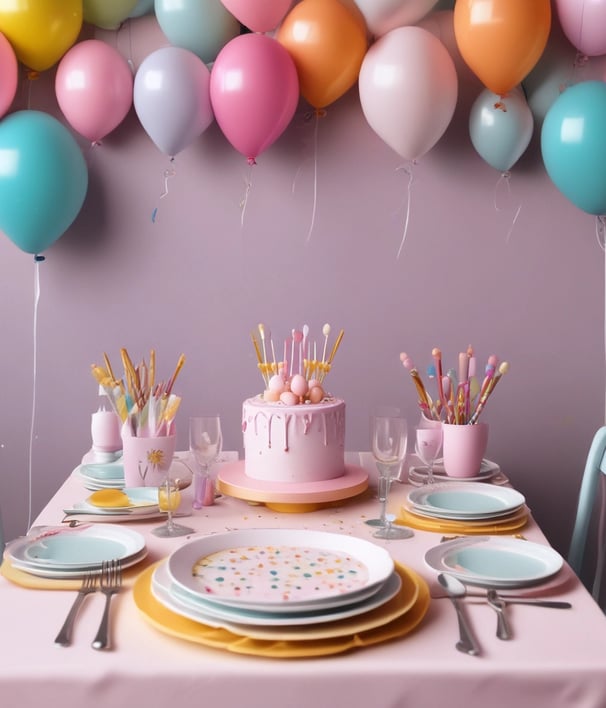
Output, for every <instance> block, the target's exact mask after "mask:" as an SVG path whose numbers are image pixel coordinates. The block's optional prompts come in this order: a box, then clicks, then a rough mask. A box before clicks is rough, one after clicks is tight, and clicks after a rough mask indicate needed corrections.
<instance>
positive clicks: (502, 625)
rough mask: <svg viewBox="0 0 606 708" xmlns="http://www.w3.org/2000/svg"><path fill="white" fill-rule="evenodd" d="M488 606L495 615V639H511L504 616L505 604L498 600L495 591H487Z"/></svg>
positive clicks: (500, 599)
mask: <svg viewBox="0 0 606 708" xmlns="http://www.w3.org/2000/svg"><path fill="white" fill-rule="evenodd" d="M486 598H487V600H488V604H489V605H490V606H491V607H492V609H493V610H494V611H495V612H496V613H497V637H498V638H499V639H511V637H512V633H511V628H510V626H509V622H508V621H507V615H506V614H505V607H506V603H505V600H503V599H502V598H500V597H499V596H498V595H497V593H496V591H495V590H489V591H488V593H487V596H486Z"/></svg>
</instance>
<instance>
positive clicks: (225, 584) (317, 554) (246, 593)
mask: <svg viewBox="0 0 606 708" xmlns="http://www.w3.org/2000/svg"><path fill="white" fill-rule="evenodd" d="M192 575H193V577H195V578H198V579H199V581H200V584H201V588H202V592H203V593H204V594H207V595H214V596H216V597H224V598H229V597H231V598H241V599H245V600H250V601H257V602H263V601H264V602H267V601H283V602H289V601H292V602H296V601H301V600H309V599H312V598H313V597H314V596H318V597H327V596H336V595H341V594H344V593H349V592H351V591H352V590H356V589H358V588H362V587H364V586H365V585H366V583H367V582H368V568H367V567H366V565H365V564H364V563H362V562H361V561H360V560H358V559H357V558H354V557H352V556H350V555H348V554H346V553H337V552H333V551H326V550H324V549H319V548H311V547H301V546H246V547H238V548H229V549H225V550H222V551H217V552H216V553H211V554H210V555H208V556H205V557H204V558H201V559H200V560H198V561H197V562H196V563H195V564H194V566H193V569H192Z"/></svg>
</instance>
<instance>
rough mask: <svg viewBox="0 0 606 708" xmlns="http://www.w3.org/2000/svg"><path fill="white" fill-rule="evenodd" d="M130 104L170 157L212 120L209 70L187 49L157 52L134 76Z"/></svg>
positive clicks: (142, 123)
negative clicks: (131, 101)
mask: <svg viewBox="0 0 606 708" xmlns="http://www.w3.org/2000/svg"><path fill="white" fill-rule="evenodd" d="M133 103H134V106H135V111H136V113H137V117H138V118H139V122H140V123H141V125H142V126H143V128H144V129H145V132H146V133H147V134H148V135H149V137H150V138H151V139H152V140H153V141H154V143H155V144H156V145H157V147H158V148H159V149H160V150H161V151H162V152H164V153H166V154H167V155H169V156H170V157H174V156H175V155H176V154H177V153H179V152H181V150H183V149H184V148H186V147H187V146H188V145H189V144H190V143H191V142H192V141H193V140H194V138H197V137H198V136H199V135H201V134H202V133H203V132H204V131H205V130H206V128H207V127H208V126H209V125H210V124H211V123H212V121H213V120H214V113H213V110H212V106H211V103H210V71H209V70H208V67H207V66H206V64H204V62H203V61H202V60H201V59H200V58H199V57H198V56H197V55H196V54H194V53H193V52H190V51H189V50H188V49H183V48H181V47H163V48H162V49H157V50H156V51H155V52H152V53H151V54H150V55H149V56H148V57H146V59H145V60H144V61H143V63H142V64H141V66H140V67H139V69H138V71H137V73H136V75H135V85H134V95H133Z"/></svg>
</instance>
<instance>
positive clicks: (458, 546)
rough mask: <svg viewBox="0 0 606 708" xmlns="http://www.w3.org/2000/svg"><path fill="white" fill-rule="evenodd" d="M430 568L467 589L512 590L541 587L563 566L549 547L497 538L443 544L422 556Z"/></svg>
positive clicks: (465, 539) (462, 539)
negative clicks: (447, 575) (449, 575)
mask: <svg viewBox="0 0 606 708" xmlns="http://www.w3.org/2000/svg"><path fill="white" fill-rule="evenodd" d="M425 562H426V563H427V565H428V566H429V567H430V568H433V569H434V570H436V571H438V572H440V573H442V572H445V573H450V574H451V575H454V576H455V577H457V578H459V579H460V580H462V581H463V582H464V583H468V584H470V585H480V586H482V587H494V588H515V587H524V586H527V585H535V584H538V583H541V582H543V581H545V580H547V579H548V578H550V577H552V576H553V575H555V574H556V573H557V572H558V571H560V570H561V568H562V565H563V559H562V556H561V555H560V554H559V553H558V552H557V551H554V550H553V548H551V547H550V546H543V545H541V544H538V543H532V542H530V541H524V540H523V539H518V538H504V537H501V536H475V537H472V536H469V537H466V538H456V539H454V540H452V541H445V542H444V543H440V544H439V545H438V546H434V547H433V548H430V549H429V550H428V551H427V553H426V554H425Z"/></svg>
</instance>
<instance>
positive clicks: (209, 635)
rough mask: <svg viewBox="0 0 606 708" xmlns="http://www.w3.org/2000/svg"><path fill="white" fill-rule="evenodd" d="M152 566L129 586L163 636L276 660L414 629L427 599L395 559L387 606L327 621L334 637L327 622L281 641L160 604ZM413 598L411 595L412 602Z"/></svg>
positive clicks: (326, 651) (327, 652)
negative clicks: (395, 581) (395, 579)
mask: <svg viewBox="0 0 606 708" xmlns="http://www.w3.org/2000/svg"><path fill="white" fill-rule="evenodd" d="M156 565H157V564H156ZM155 567H156V566H155V565H154V566H151V567H150V568H148V569H146V570H145V571H143V572H142V573H141V575H139V577H138V578H137V580H136V581H135V585H134V588H133V597H134V600H135V604H136V606H137V607H138V609H139V611H140V612H141V613H142V614H143V616H144V617H145V619H146V620H147V621H148V622H149V623H150V624H151V625H153V626H154V627H156V629H158V630H160V631H161V632H164V633H165V634H168V635H171V636H173V637H178V638H180V639H185V640H187V641H190V642H195V643H197V644H203V645H205V646H209V647H213V648H215V649H226V650H227V651H231V652H234V653H237V654H250V655H254V656H265V657H271V658H277V659H289V658H302V657H312V656H328V655H330V654H339V653H342V652H345V651H348V650H350V649H355V648H358V647H363V646H370V645H371V644H377V643H379V642H385V641H388V640H390V639H396V638H398V637H403V636H405V635H406V634H408V633H410V632H412V630H413V629H415V627H417V626H418V625H419V623H420V622H421V620H422V619H423V617H425V614H426V612H427V610H428V608H429V602H430V598H429V588H428V586H427V583H426V582H425V581H424V580H423V578H421V577H420V576H419V575H417V574H416V573H415V572H414V571H412V570H411V569H409V568H406V567H404V566H403V565H400V564H399V563H396V564H395V567H396V571H397V572H398V574H399V575H400V578H401V580H402V587H401V588H400V592H399V593H398V594H397V595H396V596H395V597H394V598H393V599H392V600H390V601H389V602H387V603H385V605H383V606H382V607H379V608H377V609H376V610H371V611H370V612H369V613H366V614H363V615H360V616H358V617H357V618H355V617H354V618H348V619H345V620H340V621H337V622H332V623H327V624H331V625H334V627H335V629H334V633H335V636H332V637H327V636H325V635H326V626H322V627H320V628H318V629H317V632H318V633H320V632H321V633H323V634H322V636H321V637H314V630H313V628H306V629H305V631H304V633H303V632H302V636H304V637H305V638H304V639H296V640H295V639H289V640H283V639H280V638H279V637H276V638H275V639H259V638H253V637H250V636H246V635H244V634H242V635H239V634H235V633H234V632H232V631H228V630H226V629H220V628H219V629H217V628H213V627H209V626H207V625H204V624H201V623H199V622H195V621H194V620H191V619H188V618H186V617H182V616H181V615H178V614H177V613H175V612H173V611H172V610H169V609H168V608H166V607H164V605H162V604H161V603H160V602H159V601H158V600H156V598H155V597H154V596H153V594H152V591H151V579H152V575H153V572H154V569H155ZM415 597H416V599H414V598H415ZM411 598H413V599H412V602H411ZM372 616H374V618H375V621H374V624H375V626H374V627H372V628H370V629H364V630H363V631H360V629H359V628H360V627H369V626H370V625H369V622H370V623H371V624H372V621H371V619H370V618H371V617H372ZM243 632H244V628H243ZM288 632H289V636H291V635H292V628H288Z"/></svg>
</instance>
